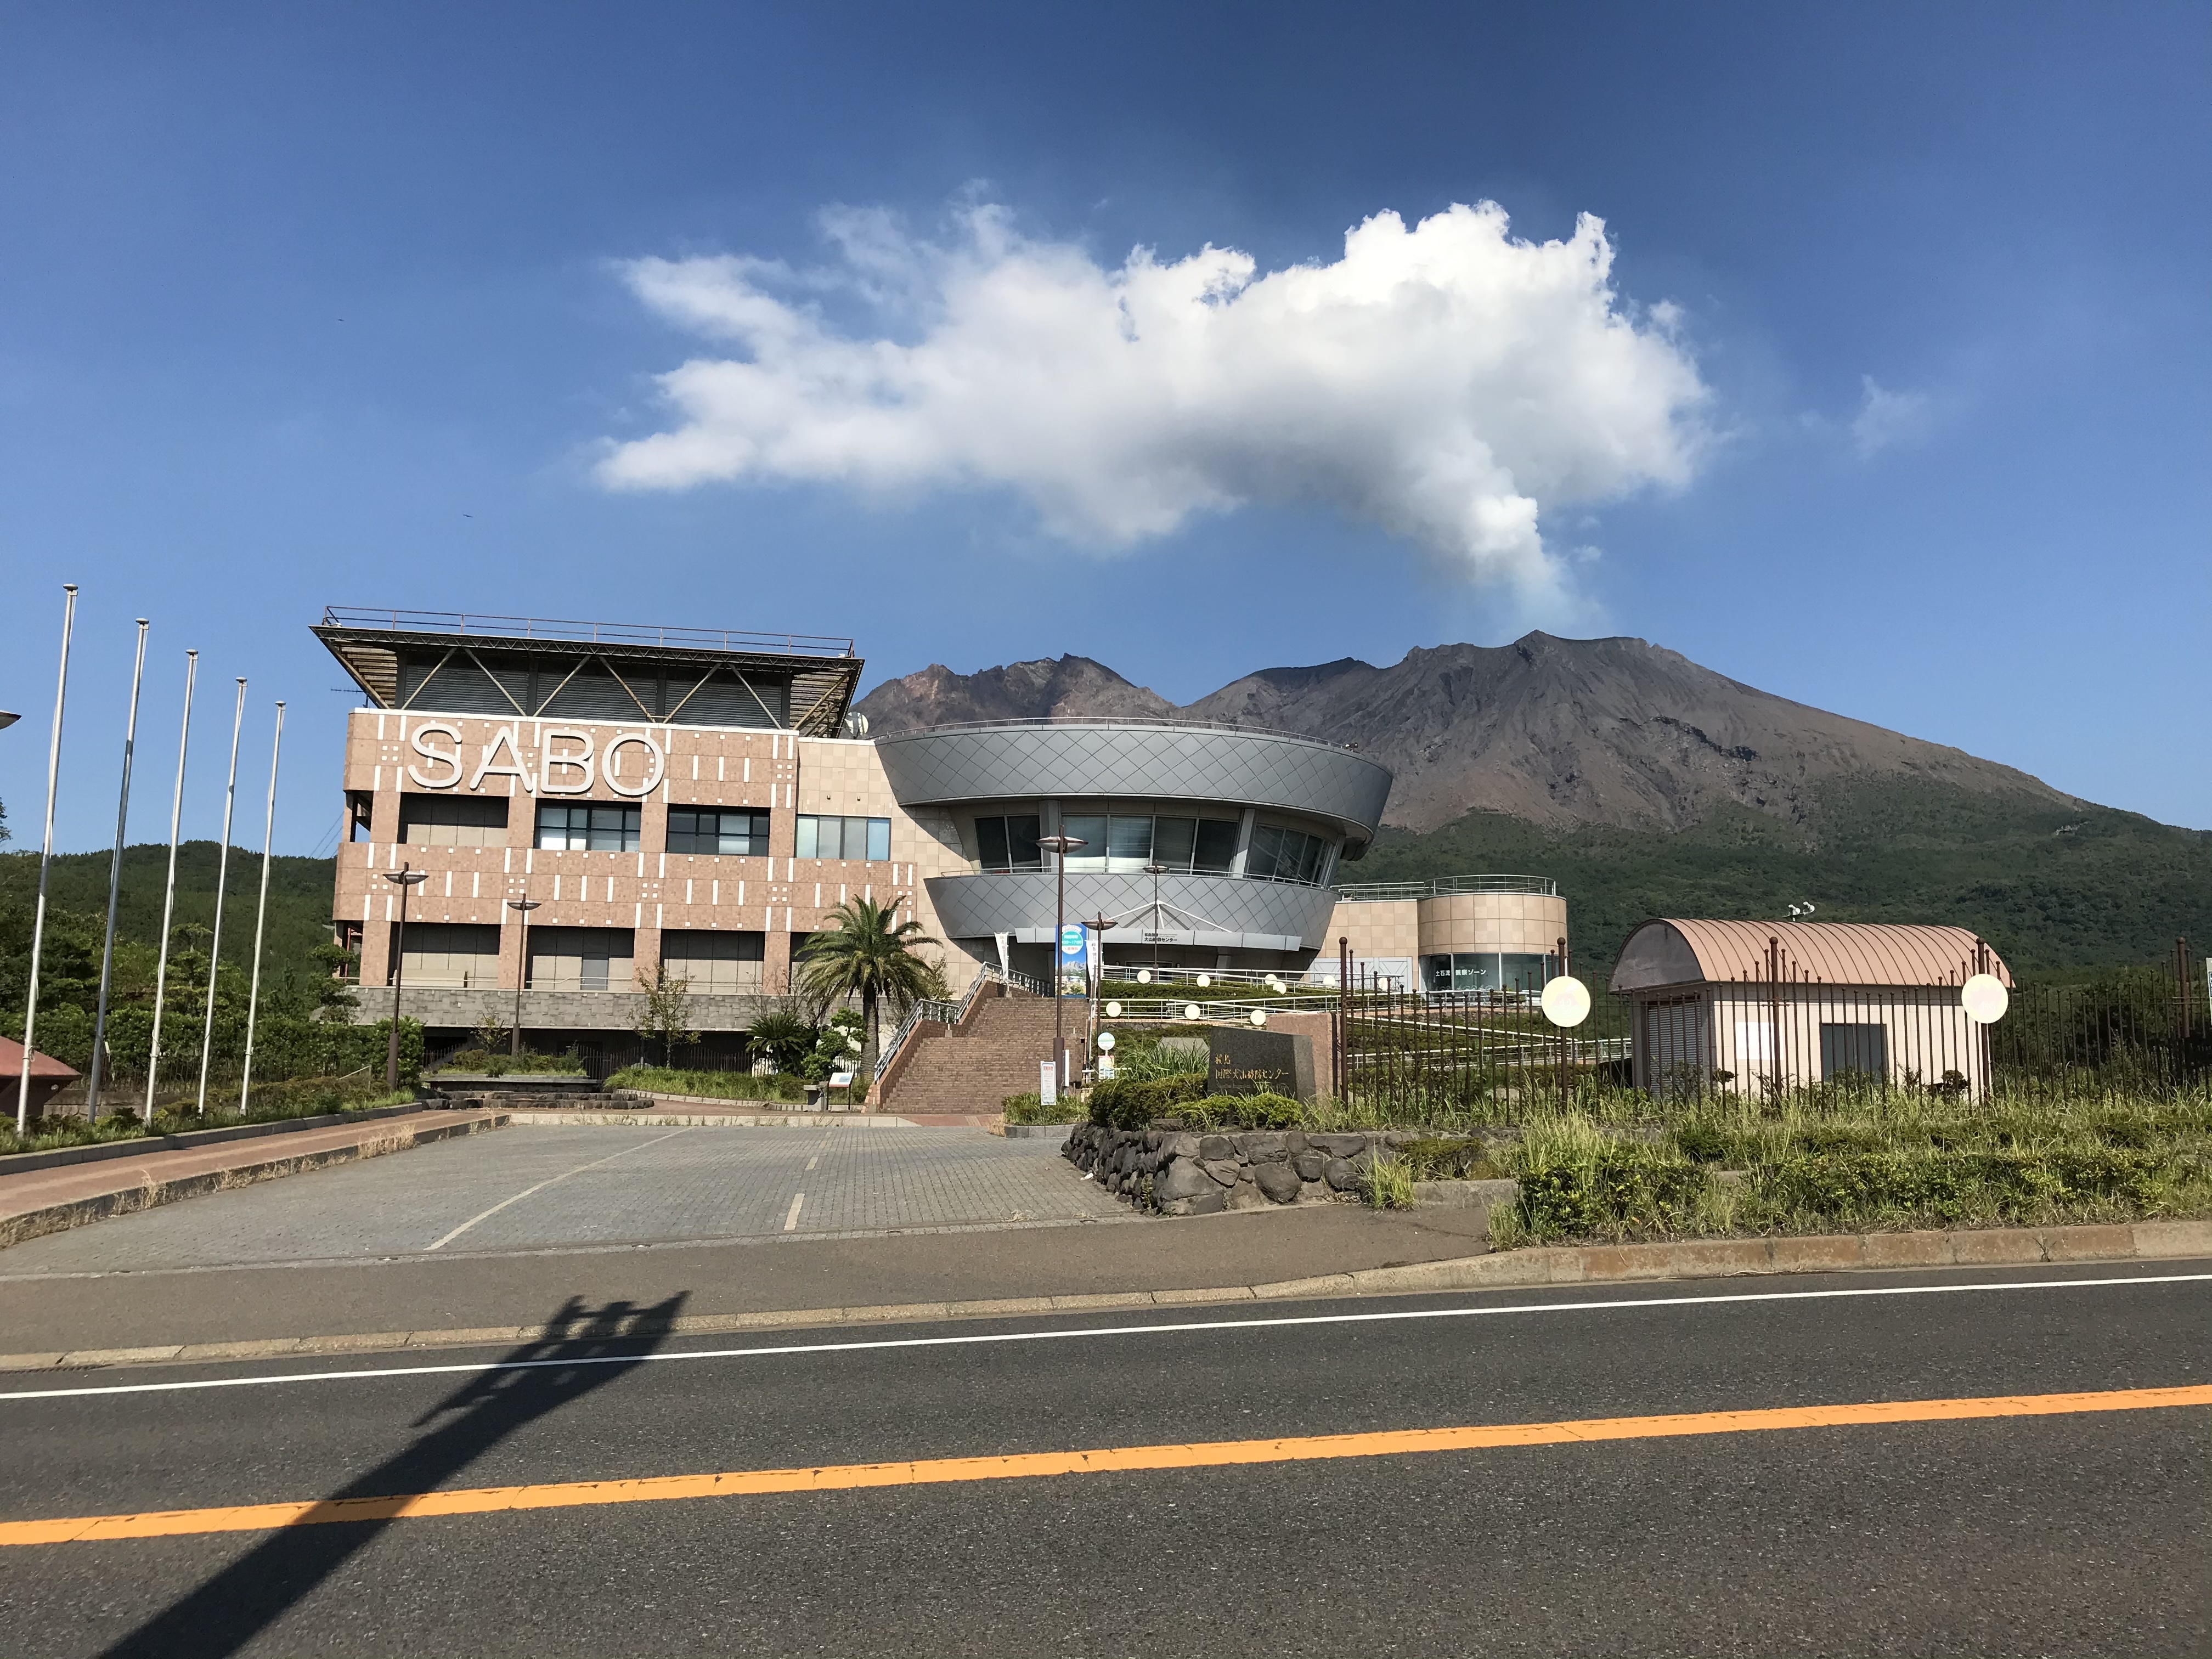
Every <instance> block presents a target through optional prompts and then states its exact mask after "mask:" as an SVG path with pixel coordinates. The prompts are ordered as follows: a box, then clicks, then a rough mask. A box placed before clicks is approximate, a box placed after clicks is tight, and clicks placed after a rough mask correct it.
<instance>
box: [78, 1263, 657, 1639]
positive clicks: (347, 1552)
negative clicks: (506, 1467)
mask: <svg viewBox="0 0 2212 1659" xmlns="http://www.w3.org/2000/svg"><path fill="white" fill-rule="evenodd" d="M686 1294H687V1293H685V1292H681V1291H679V1292H678V1294H676V1295H674V1296H672V1297H669V1298H668V1299H667V1300H666V1301H665V1302H659V1303H655V1304H653V1305H651V1306H649V1307H643V1308H641V1307H638V1306H635V1304H631V1303H628V1302H611V1303H609V1304H607V1305H606V1306H605V1307H603V1308H586V1307H585V1306H584V1305H583V1304H582V1302H581V1301H580V1299H579V1298H577V1297H570V1298H569V1299H568V1302H567V1303H566V1304H563V1305H562V1309H561V1310H560V1311H559V1312H558V1313H556V1314H555V1315H554V1316H553V1317H552V1318H551V1319H550V1321H548V1322H547V1324H546V1334H544V1335H543V1336H540V1337H538V1339H536V1340H533V1341H530V1342H526V1343H524V1344H523V1345H522V1346H520V1347H519V1348H516V1349H514V1350H513V1352H510V1353H507V1354H505V1355H503V1356H502V1357H501V1364H514V1363H516V1362H532V1368H531V1369H529V1370H493V1371H483V1372H480V1373H478V1374H477V1375H476V1376H472V1377H471V1378H470V1379H469V1380H468V1382H467V1383H465V1385H464V1386H463V1387H462V1388H461V1389H459V1390H458V1391H457V1392H456V1393H454V1394H453V1395H450V1396H449V1397H447V1399H445V1400H444V1401H441V1402H440V1403H439V1404H438V1405H436V1406H435V1407H432V1408H431V1409H430V1410H429V1411H428V1412H425V1413H423V1414H422V1416H421V1417H419V1418H417V1419H416V1420H415V1423H414V1425H413V1426H414V1427H416V1428H417V1429H422V1430H426V1431H427V1432H425V1433H424V1434H423V1435H422V1437H421V1438H419V1439H417V1440H416V1441H415V1442H414V1443H412V1444H410V1445H409V1446H407V1447H406V1448H405V1449H403V1450H401V1451H399V1452H398V1453H396V1454H394V1455H392V1456H391V1457H389V1458H386V1460H385V1461H384V1462H381V1463H380V1464H378V1465H377V1466H376V1468H373V1469H370V1470H368V1472H367V1473H365V1474H362V1476H361V1477H360V1478H359V1479H358V1480H351V1481H349V1482H348V1483H347V1484H346V1485H345V1486H343V1487H342V1488H341V1489H340V1490H338V1491H337V1492H332V1493H331V1498H332V1499H337V1498H380V1497H387V1496H392V1495H395V1494H400V1493H407V1492H430V1491H433V1490H435V1489H436V1488H437V1487H439V1486H442V1485H444V1484H445V1483H446V1482H447V1481H448V1480H452V1478H453V1476H454V1475H455V1474H459V1472H460V1471H461V1470H463V1469H465V1468H468V1466H469V1465H470V1464H471V1463H472V1462H475V1461H476V1459H477V1458H478V1457H479V1456H481V1455H483V1453H485V1452H487V1451H489V1450H490V1449H491V1448H493V1447H494V1446H495V1445H497V1444H498V1443H500V1442H501V1441H502V1440H504V1439H505V1438H506V1437H507V1436H508V1435H510V1434H513V1432H514V1431H516V1430H518V1429H520V1428H522V1427H524V1426H526V1425H528V1424H530V1423H532V1422H535V1421H536V1420H537V1419H539V1418H541V1417H544V1416H545V1415H546V1414H547V1413H550V1412H555V1411H558V1410H559V1409H560V1408H561V1407H563V1406H566V1405H568V1404H569V1403H571V1402H572V1401H577V1400H580V1399H581V1398H583V1396H584V1395H587V1394H590V1393H592V1391H593V1390H595V1389H603V1388H605V1387H606V1385H607V1384H608V1383H612V1382H614V1381H616V1380H617V1378H619V1377H622V1376H627V1375H628V1374H629V1370H630V1367H629V1366H628V1365H623V1364H604V1363H593V1364H582V1363H576V1362H582V1361H594V1362H599V1361H606V1360H611V1359H617V1358H621V1357H623V1356H625V1355H643V1354H647V1353H650V1352H653V1350H654V1349H655V1348H657V1347H659V1346H660V1342H661V1340H662V1338H663V1337H665V1334H667V1332H668V1331H669V1330H670V1329H671V1328H672V1327H673V1325H674V1322H675V1320H676V1317H677V1315H678V1312H679V1311H680V1310H681V1309H682V1307H683V1304H684V1297H685V1295H686ZM563 1362H569V1363H563ZM434 1425H435V1426H434ZM391 1524H392V1522H389V1521H378V1520H368V1521H343V1522H318V1523H315V1524H313V1525H308V1526H294V1527H288V1528H284V1529H283V1531H281V1532H277V1533H274V1534H270V1536H269V1537H268V1538H266V1539H264V1541H262V1542H261V1543H259V1544H258V1545H257V1546H255V1547H254V1548H252V1550H250V1551H249V1552H247V1553H246V1554H245V1555H244V1556H242V1557H240V1559H238V1560H237V1561H235V1562H234V1563H233V1564H232V1565H229V1566H228V1567H226V1568H224V1569H223V1570H222V1571H221V1572H219V1573H217V1574H216V1576H215V1577H212V1578H210V1579H209V1580H208V1581H207V1583H204V1584H202V1585H201V1586H200V1587H199V1588H198V1589H196V1590H193V1591H192V1592H191V1594H189V1595H185V1596H182V1597H180V1598H179V1600H177V1601H173V1602H172V1603H171V1604H170V1605H169V1606H168V1607H165V1608H163V1609H162V1610H161V1612H160V1613H155V1615H154V1616H153V1617H152V1618H151V1619H149V1620H147V1621H146V1622H145V1623H144V1624H143V1625H141V1626H139V1627H138V1628H137V1630H134V1631H132V1632H131V1633H130V1634H129V1635H128V1636H125V1637H124V1638H122V1639H121V1640H119V1641H118V1642H116V1643H115V1644H113V1645H112V1646H111V1647H109V1648H108V1649H106V1653H105V1656H104V1659H184V1656H191V1659H202V1656H205V1659H215V1656H219V1655H223V1654H233V1653H236V1652H238V1651H239V1650H240V1649H242V1648H244V1647H245V1646H246V1644H248V1643H250V1642H251V1641H252V1640H253V1638H255V1637H256V1636H258V1634H260V1632H263V1631H264V1630H266V1629H267V1628H268V1627H269V1626H270V1625H272V1624H274V1623H275V1622H276V1620H278V1619H279V1618H280V1617H282V1616H283V1613H285V1611H286V1610H287V1609H288V1608H289V1607H293V1606H295V1604H297V1603H298V1602H299V1601H301V1600H303V1599H304V1598H306V1597H307V1595H309V1594H310V1593H311V1592H313V1589H315V1587H316V1586H317V1585H318V1584H319V1583H322V1582H323V1581H324V1580H325V1579H326V1578H328V1577H330V1576H331V1574H332V1573H334V1572H336V1571H338V1569H339V1568H341V1567H342V1566H343V1565H345V1563H346V1562H347V1561H348V1560H349V1559H351V1558H352V1557H353V1556H354V1555H355V1554H356V1553H358V1552H359V1551H361V1550H362V1548H363V1547H366V1546H367V1545H368V1543H369V1541H371V1540H372V1539H374V1537H375V1536H376V1534H378V1533H379V1532H380V1531H381V1530H382V1529H383V1528H385V1527H387V1526H389V1525H391Z"/></svg>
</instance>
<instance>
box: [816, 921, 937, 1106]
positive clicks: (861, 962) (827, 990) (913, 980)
mask: <svg viewBox="0 0 2212 1659" xmlns="http://www.w3.org/2000/svg"><path fill="white" fill-rule="evenodd" d="M898 905H899V902H898V901H897V900H896V899H893V900H892V901H891V902H890V903H889V904H878V903H877V902H875V901H874V900H873V899H852V900H848V902H845V903H843V904H841V905H839V906H838V907H837V908H836V909H834V910H832V911H831V912H830V913H829V920H830V921H832V922H834V923H836V926H835V927H830V928H828V929H824V930H823V931H820V932H817V933H814V934H813V935H812V936H811V937H810V938H809V939H807V941H806V945H805V948H804V949H803V950H802V951H800V952H799V960H800V962H801V963H803V964H804V966H803V967H802V969H801V970H800V974H799V995H800V996H801V997H803V998H804V999H805V1000H806V1002H807V1003H808V1004H809V1005H810V1006H811V1007H812V1008H814V1009H815V1010H816V1011H817V1012H819V1011H821V1010H823V1009H825V1008H828V1007H829V1006H830V1005H831V1004H832V1003H836V1002H842V1001H843V1000H845V999H846V998H847V997H858V998H859V999H860V1017H861V1018H862V1020H863V1021H864V1022H865V1023H866V1027H867V1046H866V1049H865V1050H864V1052H863V1060H864V1063H865V1066H866V1069H867V1070H869V1071H870V1072H873V1070H874V1069H875V1057H876V1048H877V1038H878V1029H877V1028H878V1015H877V1009H878V1005H879V1004H881V1003H883V1002H886V1001H888V1002H889V1003H890V1006H891V1012H894V1013H898V1014H903V1013H904V1012H906V1010H907V1009H908V1007H909V1006H912V1005H913V1004H914V1003H915V1002H916V1001H918V1000H921V998H923V997H926V996H927V995H928V994H930V992H931V990H932V989H933V988H934V987H936V986H939V985H941V984H942V983H943V982H944V981H943V975H942V974H941V973H940V972H939V971H938V970H937V969H936V965H935V964H934V963H932V962H930V961H929V960H928V959H927V958H926V957H921V956H917V955H916V954H915V947H917V946H919V945H935V944H936V943H937V941H936V940H935V939H930V938H928V937H927V936H926V935H925V934H924V933H922V931H921V923H920V922H918V921H898V920H896V913H897V910H898Z"/></svg>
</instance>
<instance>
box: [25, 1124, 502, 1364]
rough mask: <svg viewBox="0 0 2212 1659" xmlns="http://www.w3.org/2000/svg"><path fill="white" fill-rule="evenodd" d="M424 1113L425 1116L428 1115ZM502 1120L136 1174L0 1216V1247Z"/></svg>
mask: <svg viewBox="0 0 2212 1659" xmlns="http://www.w3.org/2000/svg"><path fill="white" fill-rule="evenodd" d="M425 1116H426V1118H427V1116H428V1115H427V1114H426V1115H425ZM506 1121H507V1116H506V1114H504V1113H501V1112H491V1113H487V1114H486V1115H483V1116H482V1117H467V1118H463V1119H460V1120H459V1121H454V1120H453V1119H452V1118H446V1119H443V1120H440V1119H435V1118H433V1119H428V1121H420V1122H409V1123H407V1124H404V1125H395V1126H394V1127H392V1128H391V1129H388V1130H383V1129H380V1130H379V1131H378V1132H377V1133H374V1134H371V1135H368V1136H365V1137H364V1138H363V1139H360V1140H356V1141H354V1142H352V1143H350V1144H349V1145H346V1146H322V1147H318V1148H315V1149H314V1150H313V1151H311V1152H292V1153H286V1154H280V1155H276V1156H271V1157H267V1158H259V1159H257V1160H255V1161H253V1162H252V1163H246V1164H226V1165H225V1166H223V1167H222V1168H221V1169H216V1170H195V1171H193V1172H192V1173H191V1174H189V1175H179V1176H172V1177H170V1178H168V1179H166V1180H149V1179H147V1178H146V1177H144V1176H141V1177H140V1178H139V1179H138V1180H137V1181H135V1182H131V1184H130V1185H128V1186H121V1185H118V1186H116V1187H113V1188H109V1189H108V1190H107V1191H106V1192H102V1193H88V1194H84V1195H82V1197H78V1198H70V1199H64V1200H59V1201H58V1202H56V1203H52V1204H45V1205H40V1206H39V1207H37V1208H36V1209H30V1210H22V1211H19V1212H16V1213H15V1214H13V1215H0V1249H5V1248H6V1247H7V1246H9V1245H10V1244H21V1243H24V1242H25V1241H26V1240H28V1239H33V1238H43V1237H46V1235H47V1234H49V1233H59V1232H67V1231H69V1230H70V1228H72V1227H82V1226H84V1225H87V1224H88V1223H90V1222H94V1221H101V1220H105V1219H106V1218H108V1217H110V1216H118V1215H135V1214H137V1212H139V1211H141V1210H150V1209H153V1208H154V1207H155V1206H157V1205H161V1204H174V1203H176V1202H178V1201H179V1200H181V1199H187V1198H198V1197H201V1196H202V1195H204V1194H208V1193H217V1192H225V1191H228V1190H229V1189H230V1188H235V1187H251V1186H253V1185H255V1184H256V1183H258V1182H264V1181H276V1180H280V1179H282V1178H283V1176H294V1175H306V1174H307V1173H308V1172H309V1171H311V1170H321V1169H327V1168H329V1167H330V1166H331V1165H332V1164H351V1163H355V1162H357V1161H358V1160H360V1159H362V1158H380V1157H382V1156H383V1155H384V1154H386V1153H387V1152H406V1151H408V1150H409V1149H410V1148H412V1147H416V1146H427V1145H428V1144H429V1143H430V1142H433V1141H438V1140H448V1139H453V1138H454V1137H456V1136H459V1135H471V1134H476V1133H479V1132H480V1131H483V1130H485V1129H496V1128H499V1127H501V1126H502V1125H503V1124H505V1123H506ZM155 1156H159V1154H155ZM318 1340H319V1339H318ZM134 1352H135V1351H134Z"/></svg>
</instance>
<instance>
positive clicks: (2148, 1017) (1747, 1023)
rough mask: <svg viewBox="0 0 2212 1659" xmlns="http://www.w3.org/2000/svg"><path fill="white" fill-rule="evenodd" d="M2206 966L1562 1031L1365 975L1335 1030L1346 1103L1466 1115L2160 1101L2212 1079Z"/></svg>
mask: <svg viewBox="0 0 2212 1659" xmlns="http://www.w3.org/2000/svg"><path fill="white" fill-rule="evenodd" d="M2208 972H2212V970H2208V968H2207V966H2206V964H2205V963H2204V962H2203V959H2202V958H2198V957H2192V956H2191V955H2189V954H2188V952H2187V951H2186V947H2185V946H2183V947H2181V948H2180V950H2179V951H2178V953H2177V956H2176V957H2175V959H2174V960H2173V961H2172V962H2170V963H2164V964H2155V965H2150V966H2145V967H2141V968H2130V969H2117V970H2109V971H2107V972H2106V973H2103V974H2101V975H2098V976H2097V977H2096V978H2094V979H2093V980H2091V981H2087V982H2083V983H2076V984H2040V985H2039V984H2033V983H2031V984H2027V985H2024V986H2021V987H2016V988H2015V990H2014V991H2013V992H2012V994H2011V997H2010V1000H2009V1006H2008V1007H2007V1009H2006V1010H2005V1012H2004V1013H2003V1015H2002V1017H2001V1018H1998V1019H1996V1021H1994V1022H1992V1023H1990V1024H1982V1023H1979V1022H1978V1021H1977V1020H1975V1019H1972V1018H1968V1017H1967V1014H1966V1010H1965V1008H1964V1007H1963V1006H1962V1003H1961V1000H1960V988H1959V987H1957V986H1955V985H1931V986H1848V985H1842V986H1839V985H1826V984H1820V983H1817V982H1813V981H1805V980H1796V981H1792V980H1786V979H1784V980H1778V981H1766V980H1757V979H1753V980H1742V981H1727V982H1723V983H1714V984H1706V985H1701V986H1696V987H1684V988H1683V990H1682V991H1680V993H1679V994H1674V995H1657V996H1644V997H1642V998H1639V999H1636V1000H1630V999H1627V998H1622V997H1615V996H1613V995H1611V994H1607V993H1606V992H1603V991H1600V992H1598V993H1597V994H1595V996H1594V997H1593V999H1592V1006H1591V1008H1590V1012H1589V1018H1587V1019H1586V1020H1584V1021H1583V1023H1582V1024H1579V1025H1577V1026H1575V1027H1573V1028H1572V1029H1571V1030H1560V1029H1559V1027H1557V1026H1554V1025H1553V1024H1552V1023H1551V1022H1550V1021H1549V1020H1548V1019H1547V1018H1545V1016H1544V1013H1543V1011H1542V1009H1541V1006H1539V1005H1538V1002H1537V1000H1536V999H1535V998H1534V997H1533V996H1521V995H1516V994H1512V993H1474V994H1452V995H1449V996H1445V995H1435V994H1426V993H1423V992H1420V991H1418V990H1412V991H1407V990H1396V989H1388V988H1382V987H1377V986H1376V985H1375V984H1374V983H1373V982H1372V981H1364V982H1363V981H1357V980H1356V981H1355V988H1354V990H1353V993H1352V995H1351V996H1350V997H1348V998H1346V1000H1345V1001H1344V1005H1343V1009H1342V1012H1341V1015H1340V1023H1339V1025H1338V1041H1339V1042H1340V1045H1341V1052H1342V1054H1343V1065H1344V1093H1345V1095H1346V1098H1347V1099H1349V1100H1352V1101H1354V1102H1364V1103H1368V1104H1372V1105H1378V1106H1379V1105H1383V1104H1386V1103H1387V1104H1389V1106H1391V1107H1392V1109H1395V1110H1397V1111H1401V1112H1403V1111H1406V1110H1407V1109H1414V1110H1419V1109H1424V1108H1428V1109H1435V1110H1437V1111H1438V1112H1440V1113H1446V1114H1450V1115H1462V1114H1466V1113H1469V1112H1480V1110H1482V1109H1484V1108H1485V1107H1486V1105H1488V1106H1492V1107H1495V1106H1501V1105H1504V1104H1507V1103H1525V1102H1527V1101H1528V1100H1530V1099H1531V1098H1541V1097H1543V1096H1546V1095H1556V1096H1558V1097H1560V1098H1561V1099H1563V1100H1564V1099H1565V1098H1567V1097H1571V1096H1574V1095H1576V1094H1577V1093H1579V1092H1581V1091H1585V1090H1588V1089H1589V1088H1592V1087H1595V1088H1598V1089H1600V1090H1604V1089H1617V1090H1628V1089H1634V1090H1636V1091H1639V1093H1640V1094H1641V1095H1642V1096H1643V1097H1644V1098H1645V1099H1646V1100H1648V1101H1649V1102H1650V1103H1651V1104H1652V1105H1653V1106H1654V1107H1655V1108H1664V1107H1666V1106H1668V1104H1670V1103H1686V1102H1688V1101H1692V1100H1695V1099H1698V1098H1701V1097H1715V1096H1720V1095H1733V1096H1737V1097H1755V1098H1760V1099H1770V1100H1771V1099H1778V1098H1780V1097H1808V1098H1814V1099H1817V1097H1818V1095H1819V1091H1822V1090H1826V1089H1833V1088H1839V1087H1840V1088H1847V1089H1850V1090H1853V1091H1864V1090H1868V1089H1873V1090H1878V1091H1893V1092H1898V1093H1904V1094H1914V1095H1919V1096H1923V1097H1930V1096H1932V1097H1949V1098H1952V1099H1956V1100H1960V1101H1967V1102H1986V1101H1990V1100H1992V1099H1997V1098H2017V1097H2027V1096H2034V1097H2045V1098H2054V1099H2061V1100H2069V1101H2096V1100H2106V1099H2116V1098H2144V1097H2149V1098H2159V1097H2170V1096H2173V1095H2176V1094H2179V1093H2181V1092H2184V1091H2193V1090H2198V1089H2202V1088H2204V1087H2206V1086H2208V1085H2212V1002H2208V988H2209V987H2208V983H2207V980H2208Z"/></svg>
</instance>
